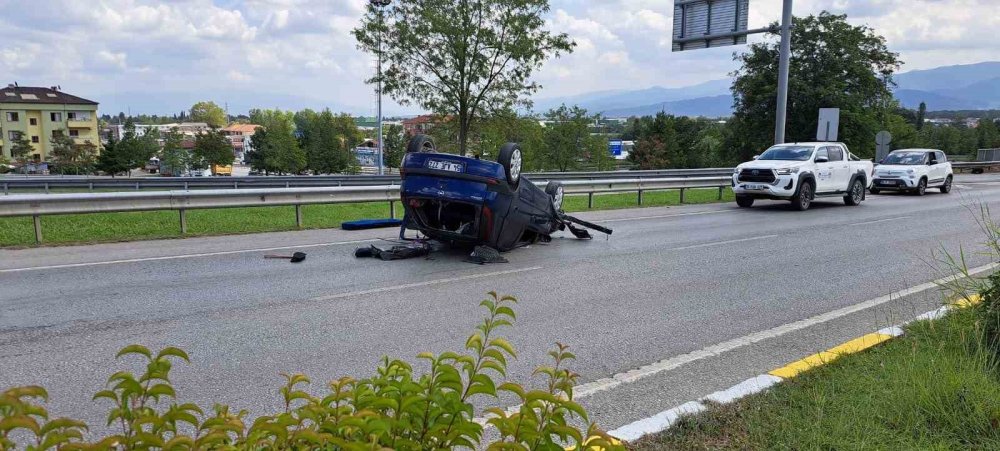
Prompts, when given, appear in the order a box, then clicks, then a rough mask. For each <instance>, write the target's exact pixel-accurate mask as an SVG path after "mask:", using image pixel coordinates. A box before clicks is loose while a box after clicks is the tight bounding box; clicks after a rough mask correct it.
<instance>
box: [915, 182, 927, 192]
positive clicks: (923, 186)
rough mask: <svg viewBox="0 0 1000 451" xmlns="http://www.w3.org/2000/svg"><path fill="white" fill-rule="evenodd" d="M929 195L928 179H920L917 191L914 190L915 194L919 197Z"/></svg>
mask: <svg viewBox="0 0 1000 451" xmlns="http://www.w3.org/2000/svg"><path fill="white" fill-rule="evenodd" d="M926 193H927V179H920V181H919V182H917V189H915V190H913V194H915V195H917V196H923V195H924V194H926Z"/></svg>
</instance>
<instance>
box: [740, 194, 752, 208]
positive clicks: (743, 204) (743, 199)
mask: <svg viewBox="0 0 1000 451" xmlns="http://www.w3.org/2000/svg"><path fill="white" fill-rule="evenodd" d="M736 205H739V206H740V208H750V207H752V206H753V198H752V197H750V196H736Z"/></svg>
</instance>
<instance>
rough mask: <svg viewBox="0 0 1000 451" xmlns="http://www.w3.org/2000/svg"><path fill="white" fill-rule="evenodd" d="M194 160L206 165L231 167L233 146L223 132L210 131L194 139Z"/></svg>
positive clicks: (233, 158)
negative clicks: (201, 161)
mask: <svg viewBox="0 0 1000 451" xmlns="http://www.w3.org/2000/svg"><path fill="white" fill-rule="evenodd" d="M192 154H193V155H194V158H196V159H200V160H203V161H204V162H205V164H207V165H209V166H211V165H219V166H229V165H231V164H233V160H235V157H234V156H233V145H232V143H230V142H229V139H228V138H226V135H224V134H223V133H222V131H221V130H214V129H213V130H209V131H207V132H205V133H201V134H199V135H197V136H195V137H194V150H193V152H192Z"/></svg>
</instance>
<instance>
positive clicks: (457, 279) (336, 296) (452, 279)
mask: <svg viewBox="0 0 1000 451" xmlns="http://www.w3.org/2000/svg"><path fill="white" fill-rule="evenodd" d="M539 269H542V267H541V266H532V267H530V268H519V269H508V270H506V271H495V272H485V273H479V274H469V275H467V276H459V277H450V278H447V279H436V280H428V281H424V282H416V283H408V284H404V285H393V286H391V287H382V288H373V289H371V290H362V291H352V292H350V293H339V294H331V295H328V296H319V297H315V298H312V299H309V300H310V301H332V300H334V299H343V298H350V297H355V296H364V295H368V294H377V293H386V292H389V291H398V290H405V289H407V288H419V287H427V286H431V285H441V284H445V283H452V282H461V281H464V280H473V279H482V278H484V277H496V276H506V275H510V274H517V273H522V272H528V271H536V270H539Z"/></svg>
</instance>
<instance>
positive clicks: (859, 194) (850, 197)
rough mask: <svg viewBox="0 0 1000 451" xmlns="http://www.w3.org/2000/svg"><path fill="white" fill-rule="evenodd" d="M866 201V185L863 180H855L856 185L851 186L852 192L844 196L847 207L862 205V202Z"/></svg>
mask: <svg viewBox="0 0 1000 451" xmlns="http://www.w3.org/2000/svg"><path fill="white" fill-rule="evenodd" d="M863 200H865V185H864V184H863V183H861V179H854V183H852V184H851V191H849V192H848V193H847V195H846V196H844V203H845V204H847V205H861V201H863Z"/></svg>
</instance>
